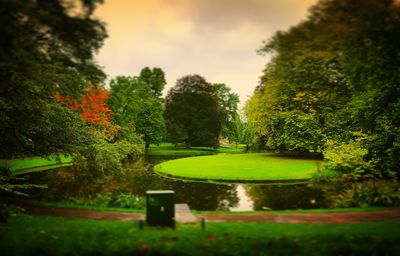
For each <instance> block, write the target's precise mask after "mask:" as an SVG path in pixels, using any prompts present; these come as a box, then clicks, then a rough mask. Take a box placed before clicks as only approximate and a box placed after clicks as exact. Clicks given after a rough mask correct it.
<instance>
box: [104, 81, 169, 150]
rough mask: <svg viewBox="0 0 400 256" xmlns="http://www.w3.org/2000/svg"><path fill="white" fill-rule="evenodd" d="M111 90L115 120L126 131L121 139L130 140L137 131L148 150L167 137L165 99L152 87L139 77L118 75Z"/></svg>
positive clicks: (111, 104)
mask: <svg viewBox="0 0 400 256" xmlns="http://www.w3.org/2000/svg"><path fill="white" fill-rule="evenodd" d="M110 87H111V94H110V98H109V104H110V108H111V109H112V110H113V112H114V121H115V122H116V123H117V124H118V125H120V126H122V127H125V128H126V130H125V131H122V132H121V133H120V136H125V137H129V136H130V134H131V133H135V132H137V133H138V134H140V135H142V137H143V140H144V141H145V143H146V147H148V146H149V145H150V143H156V144H157V143H160V142H161V141H162V139H163V138H164V135H165V123H164V119H163V108H162V105H161V100H160V99H159V98H157V97H156V96H155V95H154V94H153V92H152V91H151V90H149V88H150V87H151V86H150V85H149V84H147V83H145V82H144V81H142V80H141V79H140V78H137V77H125V76H118V77H117V78H115V79H113V80H112V81H111V83H110Z"/></svg>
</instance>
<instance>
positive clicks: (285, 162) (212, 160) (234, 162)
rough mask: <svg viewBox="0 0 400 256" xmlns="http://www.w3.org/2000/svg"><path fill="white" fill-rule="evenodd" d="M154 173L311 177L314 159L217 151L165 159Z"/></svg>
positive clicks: (225, 177) (230, 178)
mask: <svg viewBox="0 0 400 256" xmlns="http://www.w3.org/2000/svg"><path fill="white" fill-rule="evenodd" d="M154 170H155V171H156V172H157V173H160V174H162V175H168V176H172V177H178V178H188V179H203V180H215V181H287V180H304V179H309V178H311V175H312V173H313V172H315V171H316V170H317V161H316V160H303V159H298V158H291V157H283V156H277V155H271V154H266V153H261V154H220V155H215V156H202V157H191V158H182V159H176V160H171V161H166V162H163V163H161V164H158V165H156V166H155V167H154Z"/></svg>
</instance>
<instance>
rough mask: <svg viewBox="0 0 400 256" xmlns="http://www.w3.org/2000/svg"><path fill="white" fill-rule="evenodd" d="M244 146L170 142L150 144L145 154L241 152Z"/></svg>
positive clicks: (175, 154)
mask: <svg viewBox="0 0 400 256" xmlns="http://www.w3.org/2000/svg"><path fill="white" fill-rule="evenodd" d="M244 149H245V147H244V146H243V145H240V146H239V147H237V148H232V147H218V148H210V147H191V148H186V147H185V146H184V145H182V144H178V145H174V144H172V143H160V144H159V145H155V144H151V145H150V148H148V149H147V150H146V154H147V155H151V156H167V155H168V156H203V155H213V154H218V153H243V151H244Z"/></svg>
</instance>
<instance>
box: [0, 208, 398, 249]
mask: <svg viewBox="0 0 400 256" xmlns="http://www.w3.org/2000/svg"><path fill="white" fill-rule="evenodd" d="M399 230H400V222H375V223H358V224H335V225H310V224H260V223H257V224H242V223H207V224H206V230H201V229H200V227H199V226H178V227H177V229H176V230H171V229H156V228H148V227H145V229H144V230H139V227H138V224H137V223H130V222H107V221H93V220H79V219H68V218H60V217H43V216H34V217H32V216H17V217H12V218H10V219H9V222H8V223H2V224H0V248H1V249H2V255H71V254H72V255H74V254H76V255H82V254H83V255H93V254H98V255H116V254H118V255H120V254H123V255H265V254H268V255H351V254H352V255H397V254H398V253H399V252H400V244H399V243H398V241H399V239H400V231H399Z"/></svg>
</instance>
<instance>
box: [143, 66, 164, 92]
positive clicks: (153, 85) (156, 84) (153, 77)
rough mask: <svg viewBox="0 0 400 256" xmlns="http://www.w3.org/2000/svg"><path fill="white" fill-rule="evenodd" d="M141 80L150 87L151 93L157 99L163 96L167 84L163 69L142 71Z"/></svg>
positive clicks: (147, 68)
mask: <svg viewBox="0 0 400 256" xmlns="http://www.w3.org/2000/svg"><path fill="white" fill-rule="evenodd" d="M139 79H140V80H142V81H143V82H145V83H146V84H147V85H149V90H150V92H151V93H152V94H153V95H154V96H155V97H157V98H159V97H160V96H161V94H162V90H163V89H164V86H165V85H166V84H167V81H166V80H165V73H164V71H163V70H162V69H161V68H152V69H151V68H149V67H145V68H143V69H142V70H141V71H140V75H139Z"/></svg>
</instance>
